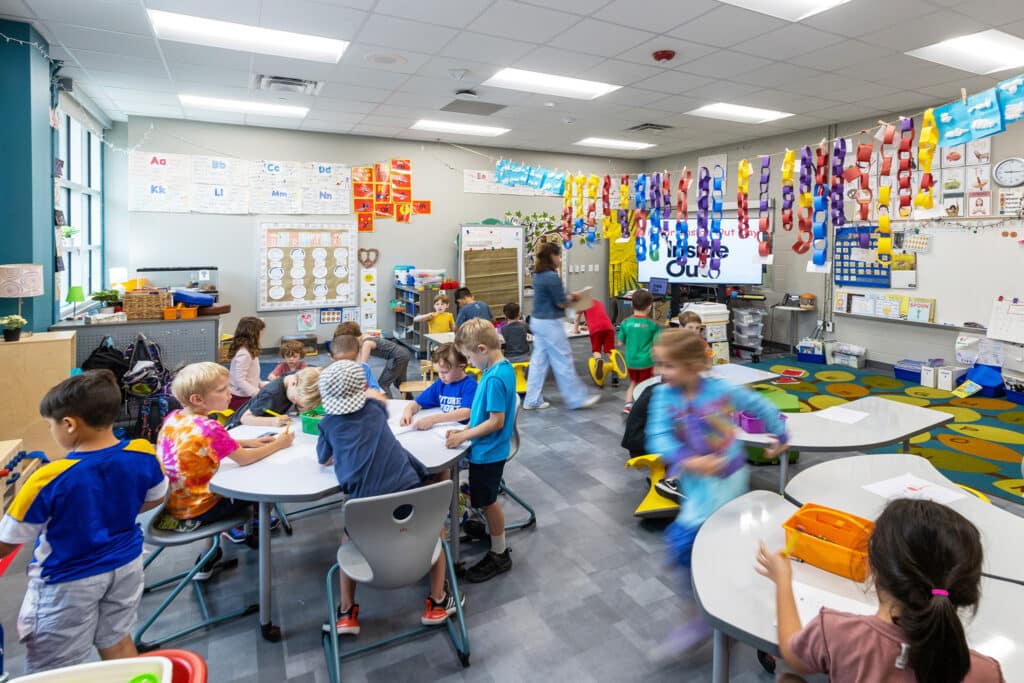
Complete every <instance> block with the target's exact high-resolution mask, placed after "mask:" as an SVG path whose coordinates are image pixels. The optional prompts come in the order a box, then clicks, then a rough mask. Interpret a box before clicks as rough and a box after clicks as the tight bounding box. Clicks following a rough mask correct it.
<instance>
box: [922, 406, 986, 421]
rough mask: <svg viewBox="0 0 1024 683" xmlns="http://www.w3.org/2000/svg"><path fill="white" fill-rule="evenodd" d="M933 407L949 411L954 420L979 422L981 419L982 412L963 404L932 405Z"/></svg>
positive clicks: (943, 411) (940, 410)
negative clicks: (962, 405)
mask: <svg viewBox="0 0 1024 683" xmlns="http://www.w3.org/2000/svg"><path fill="white" fill-rule="evenodd" d="M931 408H932V410H938V411H939V412H942V413H949V414H950V415H952V416H953V421H954V422H977V421H978V420H980V419H981V413H979V412H978V411H977V410H971V409H970V408H963V407H961V406H932V407H931Z"/></svg>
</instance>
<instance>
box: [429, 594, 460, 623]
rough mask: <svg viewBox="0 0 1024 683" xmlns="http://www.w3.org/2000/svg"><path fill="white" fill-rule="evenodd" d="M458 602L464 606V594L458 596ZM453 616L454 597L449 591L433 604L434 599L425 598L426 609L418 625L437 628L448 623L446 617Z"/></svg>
mask: <svg viewBox="0 0 1024 683" xmlns="http://www.w3.org/2000/svg"><path fill="white" fill-rule="evenodd" d="M459 602H460V603H461V604H462V606H463V607H465V606H466V594H465V593H462V594H460V595H459ZM453 614H455V596H454V595H452V594H451V591H449V590H445V592H444V597H443V598H441V602H434V598H432V597H430V596H429V595H428V596H427V608H426V609H425V610H424V611H423V616H422V617H420V623H421V624H423V625H424V626H438V625H440V624H443V623H444V622H446V621H448V617H450V616H451V615H453Z"/></svg>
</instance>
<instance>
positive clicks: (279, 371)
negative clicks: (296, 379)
mask: <svg viewBox="0 0 1024 683" xmlns="http://www.w3.org/2000/svg"><path fill="white" fill-rule="evenodd" d="M280 352H281V358H283V359H284V362H282V363H278V364H277V367H276V368H274V369H273V370H271V372H270V374H269V375H267V379H268V380H269V381H271V382H273V381H274V380H275V379H277V378H278V377H283V376H284V375H287V374H288V373H291V372H296V371H298V370H301V369H302V368H305V367H308V366H307V365H306V361H304V360H302V358H303V356H305V355H306V349H305V348H304V347H303V346H302V342H300V341H298V340H296V339H289V340H288V341H286V342H285V343H284V344H281V349H280Z"/></svg>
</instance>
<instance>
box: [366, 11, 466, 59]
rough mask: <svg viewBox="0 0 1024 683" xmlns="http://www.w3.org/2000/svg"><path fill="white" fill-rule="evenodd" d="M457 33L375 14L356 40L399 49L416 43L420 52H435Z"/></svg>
mask: <svg viewBox="0 0 1024 683" xmlns="http://www.w3.org/2000/svg"><path fill="white" fill-rule="evenodd" d="M456 33H458V32H457V31H455V30H454V29H450V28H445V27H443V26H434V25H432V24H424V23H422V22H419V21H409V20H408V19H396V18H394V17H385V16H382V15H380V14H374V15H372V16H371V17H370V18H369V19H367V21H366V23H365V24H363V28H362V29H360V31H359V35H358V36H357V38H356V40H357V42H360V43H370V44H373V45H386V46H387V47H394V48H399V49H404V48H407V47H408V46H410V45H414V46H416V49H417V50H418V51H419V52H426V53H431V54H433V53H436V52H438V51H439V50H440V49H441V48H442V47H444V46H445V45H447V44H448V42H449V41H451V39H452V38H454V37H455V35H456Z"/></svg>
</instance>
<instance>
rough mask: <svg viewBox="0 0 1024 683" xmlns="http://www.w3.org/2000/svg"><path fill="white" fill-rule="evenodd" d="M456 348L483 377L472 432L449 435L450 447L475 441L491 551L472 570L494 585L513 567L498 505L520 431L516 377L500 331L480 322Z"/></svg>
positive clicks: (473, 458)
mask: <svg viewBox="0 0 1024 683" xmlns="http://www.w3.org/2000/svg"><path fill="white" fill-rule="evenodd" d="M455 345H456V347H458V349H459V351H461V352H462V354H463V355H464V356H466V358H468V359H469V362H470V363H472V364H473V367H476V368H480V369H481V370H482V371H483V375H481V376H480V383H479V385H478V386H477V389H476V395H475V396H474V397H473V406H472V409H471V415H470V418H469V429H460V430H452V431H450V432H448V437H447V439H446V443H447V445H448V448H457V447H458V446H459V445H460V444H461V443H463V442H464V441H470V440H472V442H473V445H472V447H471V448H470V451H469V492H470V504H471V505H472V506H473V507H475V508H482V509H483V511H484V516H485V517H486V518H487V526H488V528H489V529H490V534H491V549H490V550H489V551H488V552H487V554H486V555H484V557H483V559H481V560H480V561H479V562H477V563H476V564H475V565H474V566H472V567H470V568H469V569H468V570H467V571H466V580H468V581H470V582H471V583H481V582H483V581H489V580H491V579H493V578H494V577H495V576H497V575H498V574H502V573H504V572H507V571H508V570H509V569H511V568H512V557H511V555H510V552H509V549H508V548H507V547H506V545H505V513H504V511H502V509H501V504H500V503H498V490H499V489H500V487H501V477H502V472H503V471H504V469H505V461H506V460H507V459H508V455H509V452H510V448H511V443H512V432H513V430H514V429H515V421H516V404H517V402H518V400H519V399H518V396H517V395H516V373H515V370H513V369H512V364H511V363H509V362H508V361H507V360H505V357H504V356H503V355H502V353H501V344H500V342H499V340H498V333H497V331H496V330H495V329H494V326H493V325H492V324H491V323H489V322H488V321H486V320H481V319H479V318H477V319H474V320H470V321H469V322H467V323H466V324H464V325H461V326H460V327H459V329H458V331H457V332H456V333H455Z"/></svg>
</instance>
